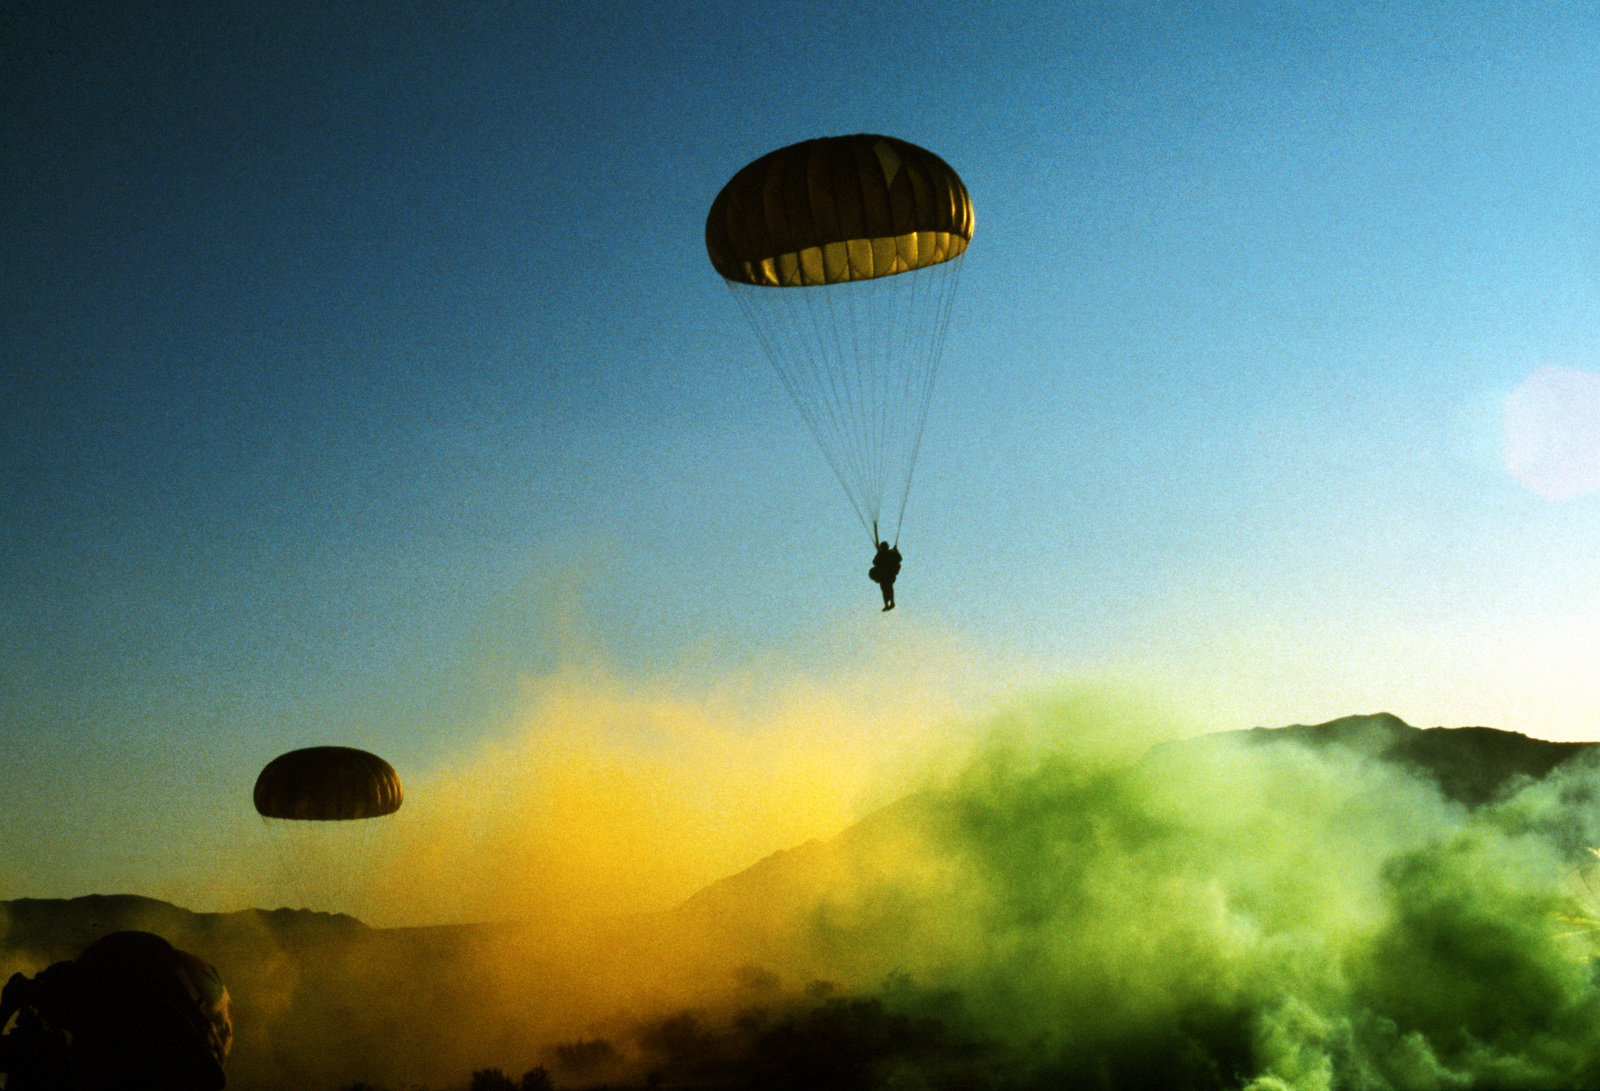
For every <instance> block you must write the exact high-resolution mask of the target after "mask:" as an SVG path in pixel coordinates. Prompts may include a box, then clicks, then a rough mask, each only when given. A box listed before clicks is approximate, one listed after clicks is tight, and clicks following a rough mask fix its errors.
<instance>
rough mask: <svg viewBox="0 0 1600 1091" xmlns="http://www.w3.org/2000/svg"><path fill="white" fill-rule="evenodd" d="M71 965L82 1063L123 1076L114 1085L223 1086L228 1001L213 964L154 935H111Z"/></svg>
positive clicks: (73, 1018)
mask: <svg viewBox="0 0 1600 1091" xmlns="http://www.w3.org/2000/svg"><path fill="white" fill-rule="evenodd" d="M69 965H70V967H71V969H70V979H69V980H70V988H71V1010H70V1023H69V1024H68V1025H69V1027H70V1029H71V1030H72V1032H73V1047H74V1049H75V1050H76V1051H77V1052H78V1054H79V1057H80V1060H82V1061H84V1062H86V1063H88V1064H89V1065H90V1066H91V1067H92V1068H94V1069H96V1070H97V1071H101V1072H107V1073H114V1074H115V1075H116V1076H117V1077H120V1078H121V1079H119V1080H118V1082H117V1086H122V1082H121V1081H122V1079H126V1078H127V1077H129V1076H130V1075H133V1074H140V1075H144V1076H147V1077H153V1076H158V1075H160V1076H165V1077H166V1078H167V1080H168V1081H170V1082H171V1085H172V1086H183V1087H196V1088H198V1087H209V1088H221V1087H222V1086H223V1085H224V1084H225V1083H226V1082H227V1081H226V1077H224V1076H223V1073H222V1066H223V1063H224V1062H225V1061H226V1060H227V1059H228V1051H229V1049H230V1047H231V1046H232V1044H233V1015H232V1003H231V1000H230V998H229V996H228V989H227V987H226V986H225V985H223V983H222V978H221V977H220V976H219V975H218V974H217V970H216V967H214V966H212V965H211V964H210V963H209V962H207V961H206V960H205V959H202V958H200V957H199V956H198V955H194V954H191V953H190V952H188V951H184V950H180V949H179V948H176V947H174V946H173V945H172V944H170V943H168V942H167V941H166V940H165V939H163V938H162V937H160V936H158V935H155V934H154V933H152V932H112V933H110V934H109V935H106V936H102V937H101V938H100V939H98V940H96V941H95V942H94V943H92V944H90V945H89V946H88V947H86V948H84V950H83V953H82V954H80V955H79V956H78V958H77V960H76V961H75V962H73V963H71V964H69ZM135 1082H137V1081H130V1082H129V1084H128V1086H133V1085H134V1083H135ZM166 1085H167V1084H166V1083H165V1082H163V1083H162V1086H166ZM95 1086H101V1085H100V1084H99V1083H96V1084H95ZM105 1086H111V1084H109V1083H108V1084H106V1085H105ZM138 1086H145V1084H143V1083H139V1084H138ZM151 1086H154V1084H152V1085H151Z"/></svg>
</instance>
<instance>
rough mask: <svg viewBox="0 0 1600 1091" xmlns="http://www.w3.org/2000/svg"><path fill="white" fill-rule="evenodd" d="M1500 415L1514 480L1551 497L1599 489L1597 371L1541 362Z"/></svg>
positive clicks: (1599, 391)
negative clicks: (1593, 372)
mask: <svg viewBox="0 0 1600 1091" xmlns="http://www.w3.org/2000/svg"><path fill="white" fill-rule="evenodd" d="M1502 419H1503V426H1504V435H1505V464H1506V469H1507V470H1509V471H1510V472H1511V474H1512V476H1513V477H1515V478H1516V479H1517V480H1518V481H1521V482H1522V483H1523V484H1524V485H1526V486H1528V488H1530V489H1532V490H1533V491H1535V492H1537V493H1539V494H1540V495H1541V496H1545V497H1548V498H1549V499H1551V500H1567V499H1570V498H1572V497H1575V496H1582V495H1583V494H1585V493H1590V492H1593V491H1595V490H1596V489H1600V375H1594V374H1591V373H1590V372H1587V371H1579V370H1577V369H1576V368H1566V367H1543V368H1540V369H1539V370H1538V371H1536V372H1534V373H1533V375H1532V376H1530V377H1529V379H1528V381H1527V382H1525V383H1523V384H1522V385H1521V386H1519V387H1518V388H1517V389H1516V390H1514V391H1512V392H1511V394H1510V396H1509V397H1507V398H1506V400H1505V406H1504V411H1503V417H1502Z"/></svg>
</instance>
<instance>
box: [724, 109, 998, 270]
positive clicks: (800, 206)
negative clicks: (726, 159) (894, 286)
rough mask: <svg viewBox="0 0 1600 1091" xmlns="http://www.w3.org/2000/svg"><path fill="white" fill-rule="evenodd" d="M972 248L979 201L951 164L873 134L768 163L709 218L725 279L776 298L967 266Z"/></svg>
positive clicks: (740, 177) (752, 167)
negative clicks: (960, 261)
mask: <svg viewBox="0 0 1600 1091" xmlns="http://www.w3.org/2000/svg"><path fill="white" fill-rule="evenodd" d="M971 240H972V200H971V199H970V198H969V197H968V196H967V187H966V186H965V185H964V184H963V183H962V181H961V178H960V177H959V176H958V175H957V174H956V172H955V171H953V170H951V169H950V166H949V164H947V163H946V162H945V161H944V160H943V159H940V158H939V157H938V156H937V155H934V154H933V153H932V152H930V151H928V150H927V149H925V148H919V147H917V146H916V145H915V144H909V143H907V142H906V141H904V140H896V139H895V138H894V137H892V136H875V135H872V134H868V133H862V134H857V135H855V136H830V137H823V138H821V139H819V140H806V141H803V142H801V143H799V144H791V145H790V146H789V147H787V148H779V149H778V150H777V151H774V152H770V153H768V154H766V155H764V156H762V157H761V158H760V159H757V160H756V161H755V162H753V163H751V164H749V165H748V166H746V167H745V168H744V169H742V170H740V171H739V173H737V174H735V175H734V176H733V178H732V180H731V181H729V182H728V184H727V185H726V186H724V187H723V188H722V192H721V193H719V194H717V199H716V200H715V201H713V202H712V204H711V213H710V215H709V216H707V218H706V251H707V253H708V254H709V255H710V257H711V264H712V265H713V266H714V267H715V268H716V270H717V272H719V273H721V274H722V276H723V277H725V278H726V279H728V280H730V281H734V282H737V283H741V284H754V285H759V286H763V287H772V288H800V287H810V286H816V285H824V284H843V283H847V282H849V281H855V280H871V279H875V278H877V277H886V276H892V275H894V274H895V273H905V272H911V271H913V270H916V269H922V268H926V267H927V266H930V265H937V264H939V263H940V262H945V261H949V260H951V259H952V258H955V257H959V256H960V255H961V254H962V253H963V252H964V251H965V250H966V248H967V243H968V242H970V241H971Z"/></svg>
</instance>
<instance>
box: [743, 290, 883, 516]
mask: <svg viewBox="0 0 1600 1091" xmlns="http://www.w3.org/2000/svg"><path fill="white" fill-rule="evenodd" d="M723 283H725V284H727V286H728V290H729V291H730V292H732V293H733V297H734V298H735V299H736V300H738V302H739V307H740V309H741V310H743V311H744V313H745V318H746V319H747V320H748V321H749V323H750V325H751V326H752V327H753V328H754V329H755V331H756V339H757V340H758V341H759V342H760V343H761V348H762V352H763V353H764V355H765V356H766V357H767V359H768V360H769V361H770V362H771V363H772V366H773V370H774V371H776V372H777V373H778V378H779V379H780V380H782V382H783V385H784V389H786V390H787V391H788V392H789V399H790V401H792V402H793V403H794V405H795V408H796V409H798V410H799V412H800V418H801V420H803V421H805V424H806V427H807V428H808V429H809V430H810V432H811V435H812V437H813V438H814V439H815V440H816V441H817V446H818V447H820V448H822V454H823V457H824V458H825V459H827V462H828V466H829V468H830V469H832V470H833V474H834V477H836V478H837V479H838V481H839V484H840V485H841V486H843V488H844V491H845V495H846V496H847V497H848V498H849V500H850V504H851V507H853V508H854V509H855V512H856V518H857V519H859V520H860V521H861V525H862V527H863V528H865V527H866V525H867V519H868V516H867V512H866V508H865V506H864V505H863V502H862V498H860V497H858V496H857V489H856V488H855V486H854V485H852V483H851V481H852V477H851V473H850V470H851V467H850V466H849V465H847V464H845V462H843V461H841V459H842V458H844V457H846V456H847V455H848V453H849V452H848V450H847V448H846V445H845V443H844V440H845V438H846V437H847V436H848V434H849V430H848V428H847V426H846V424H845V422H844V421H843V420H841V419H840V399H839V397H838V393H837V390H836V388H835V389H834V390H833V396H832V397H815V398H812V397H807V395H808V394H811V395H816V394H820V393H826V392H827V391H828V390H829V388H830V387H834V386H835V384H833V383H832V382H830V381H829V380H828V378H827V377H828V375H829V373H830V372H834V373H836V372H837V369H836V368H829V367H828V366H827V363H828V356H829V353H828V344H827V340H825V339H824V335H825V333H826V332H827V331H826V329H825V324H824V323H823V322H822V321H821V319H820V317H819V316H818V315H817V313H816V307H815V305H814V302H813V300H812V299H811V297H810V295H809V293H808V291H807V290H806V289H803V288H765V287H754V286H749V285H742V284H739V283H737V282H736V281H732V280H727V279H724V281H723ZM796 295H804V296H805V297H806V298H805V300H804V302H805V303H806V307H805V312H806V313H805V314H803V315H802V314H800V313H799V311H798V308H797V307H796V306H794V303H795V299H794V297H795V296H796ZM805 320H809V325H810V326H811V329H809V330H807V329H805V328H804V326H803V325H802V322H803V321H805ZM808 344H809V345H816V346H818V347H817V348H816V350H815V352H814V353H813V352H810V351H805V350H803V349H802V348H799V347H797V346H805V345H808ZM786 348H787V349H788V350H789V351H785V349H786ZM833 348H834V355H835V356H836V357H842V356H843V355H845V354H844V353H843V352H842V351H840V346H839V344H838V342H837V331H834V346H833ZM806 380H809V384H808V383H807V382H806ZM873 544H874V545H876V544H877V543H876V542H874V543H873Z"/></svg>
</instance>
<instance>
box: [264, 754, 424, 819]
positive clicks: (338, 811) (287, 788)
mask: <svg viewBox="0 0 1600 1091" xmlns="http://www.w3.org/2000/svg"><path fill="white" fill-rule="evenodd" d="M403 798H404V793H403V792H402V791H401V788H400V776H399V774H398V773H396V772H395V771H394V767H393V766H392V765H390V764H389V763H388V762H386V761H384V760H383V759H382V758H380V757H378V755H376V754H369V753H368V752H367V751H365V750H357V749H355V748H353V747H349V746H312V747H307V748H306V749H304V750H291V751H289V752H288V753H287V754H281V755H279V756H278V757H276V758H273V759H272V760H271V761H270V762H268V763H267V765H266V768H264V769H262V770H261V775H260V776H258V777H256V791H255V801H256V810H257V811H258V812H260V813H261V814H262V815H264V816H265V817H267V818H293V819H300V820H302V821H341V820H346V819H354V818H378V817H381V816H383V815H386V814H393V813H394V812H395V811H398V810H399V809H400V803H401V801H402V799H403Z"/></svg>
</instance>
